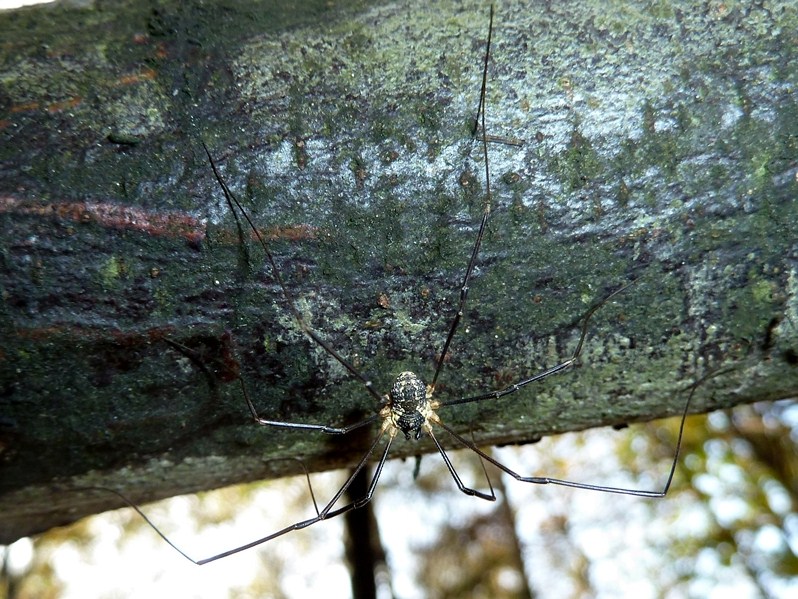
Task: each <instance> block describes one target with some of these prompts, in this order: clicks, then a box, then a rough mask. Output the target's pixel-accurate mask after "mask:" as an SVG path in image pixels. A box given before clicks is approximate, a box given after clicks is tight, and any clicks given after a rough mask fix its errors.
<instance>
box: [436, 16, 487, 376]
mask: <svg viewBox="0 0 798 599" xmlns="http://www.w3.org/2000/svg"><path fill="white" fill-rule="evenodd" d="M492 37H493V5H492V4H491V5H490V24H489V26H488V41H487V43H486V46H485V61H484V65H483V68H482V88H481V89H480V92H479V106H478V108H477V116H476V119H475V120H474V131H473V134H474V135H476V132H477V129H478V128H479V123H480V122H481V123H482V154H483V157H484V160H485V210H484V211H483V213H482V221H481V222H480V223H479V231H478V232H477V238H476V240H475V241H474V248H473V249H472V250H471V259H470V260H469V261H468V267H467V268H466V272H465V276H464V277H463V284H462V285H461V286H460V303H459V304H458V306H457V313H456V314H455V317H454V319H453V320H452V324H451V325H450V327H449V334H448V335H447V336H446V341H445V342H444V344H443V349H442V350H441V355H440V357H439V358H438V364H437V366H436V367H435V374H434V375H433V377H432V382H431V383H430V388H431V389H432V390H433V391H434V389H435V384H436V383H437V382H438V375H440V373H441V369H442V368H443V363H444V361H445V360H446V354H447V353H448V352H449V345H451V343H452V339H453V338H454V334H455V332H457V328H458V326H459V325H460V320H462V318H463V314H464V312H465V305H466V300H467V299H468V289H469V287H468V285H469V283H470V281H471V275H472V274H473V272H474V266H476V263H477V256H478V255H479V248H480V246H481V245H482V238H483V237H484V236H485V227H486V226H487V224H488V217H489V216H490V208H491V192H490V165H489V163H488V134H487V129H486V128H485V89H486V87H487V82H488V60H489V58H490V43H491V39H492Z"/></svg>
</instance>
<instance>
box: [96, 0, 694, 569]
mask: <svg viewBox="0 0 798 599" xmlns="http://www.w3.org/2000/svg"><path fill="white" fill-rule="evenodd" d="M492 34H493V7H492V6H491V10H490V25H489V28H488V38H487V42H486V50H485V58H484V65H483V72H482V87H481V91H480V96H479V106H478V109H477V117H476V119H475V122H474V135H475V136H476V135H477V132H478V131H479V130H480V129H481V135H479V136H478V139H479V141H481V146H482V153H483V157H484V160H485V188H486V192H485V208H484V212H483V214H482V220H481V222H480V226H479V231H478V232H477V236H476V240H475V241H474V246H473V249H472V252H471V257H470V259H469V262H468V266H467V267H466V271H465V275H464V277H463V282H462V285H461V287H460V300H459V303H458V307H457V312H456V314H455V316H454V318H453V319H452V323H451V325H450V327H449V332H448V335H447V337H446V341H445V343H444V345H443V349H442V351H441V353H440V357H439V358H438V361H437V365H436V368H435V373H434V375H433V377H432V382H431V383H429V384H424V382H423V381H422V380H421V379H420V378H419V377H418V375H416V374H415V373H413V372H402V373H400V374H399V375H398V376H397V378H396V380H395V382H394V384H393V386H392V388H391V390H390V392H389V393H388V394H387V395H381V394H380V393H378V392H377V391H376V390H375V389H374V387H373V385H372V383H371V381H370V380H369V379H367V378H366V377H365V376H364V375H363V374H361V373H360V372H359V371H358V370H357V369H356V368H355V367H354V366H353V365H352V364H351V363H350V362H349V361H348V360H347V359H346V358H344V357H343V356H342V355H340V354H339V353H338V352H337V351H336V350H335V349H334V348H333V347H331V346H330V345H329V344H328V343H327V342H326V341H324V339H322V338H321V337H320V336H319V335H318V334H317V333H316V332H315V331H314V330H313V329H312V328H310V326H309V325H308V324H307V323H306V322H305V320H304V318H303V317H302V314H301V313H300V312H299V310H298V309H297V308H296V304H295V301H294V298H293V296H292V294H291V293H290V292H289V290H288V287H287V286H286V284H285V282H284V281H283V278H282V275H281V273H280V271H279V269H278V268H277V265H276V262H275V260H274V258H273V257H272V254H271V252H270V250H269V247H268V245H267V244H266V242H265V240H264V239H263V237H262V236H261V235H260V233H259V232H258V229H257V228H256V227H255V225H254V223H253V222H252V220H251V219H250V217H249V215H248V214H247V212H246V211H245V210H244V209H243V207H242V206H241V204H240V203H239V201H238V200H237V199H236V197H235V196H234V195H233V193H232V192H231V191H230V189H229V188H228V187H227V184H226V183H225V182H224V180H223V178H222V176H221V174H220V173H219V171H218V169H217V167H216V164H215V162H214V161H213V158H212V156H211V153H210V151H209V150H208V148H207V147H206V146H205V145H204V144H203V147H204V148H205V152H206V153H207V155H208V160H209V162H210V164H211V168H212V169H213V173H214V176H215V177H216V179H217V181H218V183H219V185H220V187H221V189H222V191H223V193H224V196H225V199H226V200H227V203H228V205H229V206H230V209H231V211H232V212H233V213H234V214H235V213H236V211H237V212H238V213H239V214H241V215H242V216H243V217H244V219H245V220H246V221H247V223H248V225H249V226H250V227H251V229H252V230H253V231H254V233H255V236H256V237H257V239H258V242H259V244H260V246H261V248H262V249H263V251H264V253H265V255H266V259H267V261H268V263H269V265H270V267H271V271H272V275H273V277H274V278H275V280H276V281H277V283H278V285H279V287H280V289H281V292H282V295H283V297H284V299H285V301H286V304H287V305H288V308H289V310H290V311H291V313H292V315H293V318H294V319H295V320H296V322H297V324H298V325H299V327H300V329H302V331H303V333H304V334H305V335H307V336H308V337H309V338H310V339H311V340H312V341H313V342H314V343H316V344H317V345H319V346H320V347H321V348H322V349H323V350H324V351H325V352H326V353H327V354H328V355H330V356H331V357H332V358H333V359H335V360H336V361H337V362H339V363H340V364H341V365H342V366H343V367H344V368H345V369H346V370H347V371H349V373H350V374H351V375H352V376H354V377H355V378H357V379H359V380H360V381H361V383H362V384H363V386H364V387H365V389H366V390H367V391H368V392H369V393H370V394H371V395H372V396H373V397H374V399H375V400H377V401H378V402H379V403H380V404H381V405H382V408H381V409H380V411H379V412H378V413H376V414H374V415H372V416H370V417H368V418H366V419H365V420H363V421H361V422H358V423H356V424H352V425H350V426H346V427H341V428H338V427H333V426H327V425H322V424H307V423H296V422H282V421H278V420H269V419H266V418H262V417H261V416H260V415H259V414H258V412H257V410H256V409H255V406H254V404H253V403H252V400H251V399H250V397H249V395H248V394H247V391H246V387H245V385H244V382H243V380H241V379H239V381H240V383H241V389H242V393H243V395H244V399H245V401H246V403H247V406H248V407H249V410H250V412H251V413H252V416H253V418H254V419H255V421H256V422H257V423H258V424H260V425H262V426H269V427H280V428H290V429H299V430H312V431H319V432H323V433H328V434H334V435H345V434H347V433H349V432H351V431H353V430H355V429H359V428H361V427H363V426H367V425H369V424H372V423H375V422H378V421H380V420H381V421H382V422H381V425H380V428H379V432H378V434H377V435H376V438H375V439H374V441H373V442H372V443H371V445H370V447H369V448H368V450H367V451H366V453H365V454H364V455H363V457H362V458H361V459H360V461H359V462H358V464H357V465H356V467H355V468H354V469H353V471H352V472H351V474H350V476H349V477H348V478H347V479H346V482H344V484H343V485H342V486H341V488H340V489H339V490H338V491H337V492H336V493H335V495H334V496H333V498H332V499H331V500H330V501H329V502H328V503H327V504H326V505H325V506H324V507H323V508H322V509H321V510H318V508H317V509H316V516H315V517H313V518H310V519H307V520H303V521H301V522H297V523H295V524H292V525H291V526H287V527H285V528H283V529H281V530H278V531H276V532H274V533H272V534H269V535H267V536H265V537H262V538H260V539H256V540H254V541H252V542H250V543H247V544H245V545H242V546H240V547H235V548H233V549H230V550H228V551H224V552H222V553H219V554H217V555H213V556H210V557H207V558H204V559H199V560H196V559H194V558H192V557H190V556H189V555H187V554H186V553H185V552H183V551H182V550H181V549H180V548H178V547H177V546H176V545H175V544H174V543H172V542H171V541H170V540H169V539H168V538H167V537H166V536H165V535H164V534H163V533H161V531H160V530H158V529H157V527H155V525H154V524H153V523H152V522H150V520H149V519H148V518H147V517H146V516H145V515H144V513H143V512H142V511H141V510H140V509H139V508H138V507H137V506H135V505H134V504H132V503H131V502H130V501H129V500H128V499H127V498H125V497H123V496H122V495H120V494H119V493H117V492H116V491H112V492H114V493H115V494H116V495H119V496H120V497H121V498H122V499H123V500H124V501H125V502H126V503H127V504H128V505H130V506H131V507H133V508H134V509H135V510H136V511H137V512H138V513H139V514H140V515H141V517H142V518H144V520H145V521H146V522H147V523H148V524H150V526H152V527H153V528H154V529H155V531H156V532H157V533H158V534H159V535H160V536H161V537H162V538H163V539H164V540H165V541H166V542H167V543H168V544H169V545H171V546H172V547H173V548H174V549H175V550H177V551H178V552H179V553H181V554H182V555H183V556H184V557H185V558H186V559H188V560H190V561H191V562H193V563H195V564H198V565H201V564H206V563H208V562H212V561H215V560H218V559H221V558H224V557H227V556H229V555H232V554H235V553H239V552H241V551H245V550H247V549H250V548H252V547H255V546H257V545H260V544H262V543H265V542H267V541H270V540H272V539H274V538H276V537H279V536H281V535H284V534H286V533H288V532H291V531H293V530H299V529H301V528H306V527H308V526H310V525H312V524H315V523H317V522H319V521H321V520H326V519H330V518H334V517H335V516H339V515H341V514H343V513H345V512H348V511H350V510H353V509H356V508H359V507H361V506H363V505H365V504H366V503H368V502H369V501H370V500H371V498H372V495H373V494H374V489H375V488H376V486H377V482H378V480H379V478H380V475H381V473H382V469H383V466H384V465H385V461H386V459H387V458H388V453H389V450H390V448H391V444H392V442H393V440H394V438H395V437H396V435H397V434H398V433H400V432H401V433H402V434H403V435H404V436H405V438H406V439H409V440H410V439H412V440H417V439H419V438H420V437H421V436H422V434H426V435H428V436H429V437H430V438H431V439H432V440H433V442H434V443H435V446H436V447H437V449H438V452H439V454H440V455H441V457H442V458H443V460H444V463H445V464H446V467H447V468H448V470H449V473H450V474H451V476H452V478H453V479H454V481H455V483H456V484H457V487H458V488H459V489H460V491H462V492H463V493H465V494H466V495H472V496H476V497H479V498H481V499H486V500H489V501H493V500H495V499H496V495H495V494H494V492H493V488H492V487H490V492H488V493H486V492H483V491H478V490H476V489H472V488H470V487H467V486H466V485H465V484H463V482H462V481H461V479H460V477H459V475H458V473H457V471H456V470H455V468H454V466H453V464H452V462H451V460H450V459H449V456H448V455H447V454H446V452H445V451H444V449H443V447H442V446H441V444H440V442H439V441H438V439H437V437H436V436H435V427H440V429H442V430H444V431H445V432H446V433H448V434H449V435H451V436H452V437H453V438H454V439H456V440H457V441H458V442H459V443H460V444H461V445H462V446H464V447H467V448H468V449H470V450H471V451H473V452H474V453H476V454H477V455H478V456H479V457H480V458H481V459H483V460H485V461H488V462H490V463H491V464H493V465H494V466H495V467H497V468H499V469H500V470H502V471H503V472H505V473H507V474H508V475H510V476H512V477H513V478H515V479H516V480H518V481H520V482H527V483H534V484H553V485H561V486H566V487H573V488H577V489H587V490H591V491H601V492H605V493H617V494H622V495H633V496H637V497H651V498H653V497H663V496H664V495H665V494H666V493H667V492H668V489H669V487H670V484H671V480H672V479H673V475H674V472H675V469H676V464H677V462H678V459H679V448H680V446H681V440H682V432H683V430H684V419H685V416H686V415H687V411H688V409H689V405H690V400H691V399H692V392H691V393H690V395H689V396H688V399H687V401H686V403H685V407H684V411H683V413H682V420H681V424H680V427H679V436H678V439H677V443H676V450H675V452H674V453H675V455H674V458H673V463H672V465H671V468H670V472H669V474H668V477H667V480H666V482H665V485H664V487H663V488H662V490H659V491H649V490H641V489H625V488H618V487H610V486H603V485H594V484H586V483H577V482H572V481H568V480H562V479H556V478H548V477H539V476H522V475H520V474H518V473H517V472H514V471H513V470H511V469H510V468H508V467H507V466H505V465H503V464H502V463H500V462H499V461H497V460H496V459H495V458H493V457H492V456H490V455H489V454H487V453H485V452H484V451H482V450H480V449H479V448H478V447H477V446H476V445H475V444H474V442H473V441H469V440H468V439H466V438H465V437H463V436H461V435H460V434H458V433H457V432H455V431H454V430H453V429H451V428H450V427H449V426H447V425H446V424H445V423H444V422H443V421H442V420H441V418H440V417H439V416H438V414H437V410H439V409H440V408H444V407H449V406H454V405H460V404H466V403H473V402H479V401H484V400H497V399H499V398H501V397H504V396H505V395H509V394H511V393H514V392H516V391H518V390H519V389H521V388H522V387H524V386H526V385H529V384H530V383H533V382H535V381H539V380H541V379H544V378H546V377H548V376H551V375H553V374H556V373H558V372H560V371H563V370H565V369H567V368H568V367H570V366H571V365H573V364H574V363H575V362H576V360H577V359H578V358H579V355H580V353H581V351H582V347H583V344H584V341H585V337H586V335H587V331H588V324H589V322H590V319H591V317H592V316H593V314H594V313H595V312H596V311H597V310H598V309H599V308H600V307H601V306H603V305H604V304H605V303H606V302H607V301H609V300H610V299H611V298H612V297H614V296H615V295H617V294H618V293H620V292H622V291H623V290H625V289H626V288H627V287H628V286H629V285H631V284H632V283H628V284H626V285H624V286H622V287H621V288H620V289H617V290H616V291H614V292H612V293H611V294H609V295H608V296H607V297H605V298H604V299H603V300H602V301H601V302H599V303H598V304H596V305H594V306H593V307H592V308H591V309H590V310H589V311H588V312H587V313H586V314H585V316H584V317H583V320H582V327H581V333H580V337H579V341H578V343H577V346H576V350H575V351H574V352H573V354H572V355H571V357H570V358H568V359H567V360H565V361H563V362H561V363H560V364H557V365H555V366H553V367H551V368H548V369H546V370H544V371H542V372H539V373H537V374H535V375H533V376H531V377H529V378H526V379H523V380H521V381H518V382H517V383H515V384H513V385H510V386H509V387H506V388H504V389H501V390H498V391H491V392H488V393H482V394H480V395H474V396H471V397H463V398H460V399H457V400H454V401H448V402H439V401H436V400H435V399H433V396H434V392H435V385H436V383H437V381H438V376H439V375H440V373H441V370H442V368H443V364H444V360H445V357H446V355H447V352H448V349H449V346H450V344H451V342H452V339H453V338H454V335H455V333H456V331H457V329H458V326H459V324H460V321H461V319H462V317H463V313H464V309H465V304H466V299H467V297H468V290H469V283H470V280H471V276H472V274H473V272H474V268H475V265H476V262H477V258H478V256H479V249H480V246H481V244H482V239H483V236H484V233H485V229H486V225H487V222H488V217H489V215H490V209H491V190H490V167H489V163H488V142H489V141H499V140H498V138H494V137H492V136H490V135H488V133H487V129H486V126H485V88H486V84H487V72H488V62H489V58H490V45H491V38H492ZM694 389H695V386H694V387H693V390H694ZM383 438H387V441H386V443H385V447H384V449H382V451H381V454H380V457H379V459H378V461H377V465H376V468H375V470H374V474H373V475H372V478H371V481H370V483H369V486H368V491H367V493H366V495H365V496H364V497H362V498H360V499H357V500H356V501H353V502H351V503H348V504H346V505H343V506H340V507H335V506H336V504H337V503H338V502H339V500H340V499H341V497H342V496H343V495H344V493H345V491H346V490H347V488H349V486H350V485H351V483H352V481H353V480H354V478H355V476H356V475H357V474H358V473H359V472H360V471H361V470H362V469H363V468H364V467H365V465H366V464H367V463H368V461H369V459H370V458H371V456H372V454H373V453H374V451H375V450H376V449H377V446H378V445H379V444H380V442H381V441H382V440H383ZM308 482H309V479H308ZM488 483H490V481H488ZM108 490H110V489H108ZM311 494H312V489H311ZM314 503H315V500H314Z"/></svg>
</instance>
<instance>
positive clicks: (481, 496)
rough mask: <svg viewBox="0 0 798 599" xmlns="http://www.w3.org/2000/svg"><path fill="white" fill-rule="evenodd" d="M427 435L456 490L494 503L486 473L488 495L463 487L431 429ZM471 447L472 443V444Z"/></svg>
mask: <svg viewBox="0 0 798 599" xmlns="http://www.w3.org/2000/svg"><path fill="white" fill-rule="evenodd" d="M437 423H438V424H441V422H439V421H437ZM444 428H445V429H446V430H449V429H448V428H447V427H445V426H444ZM427 434H428V435H429V436H430V437H431V438H432V440H433V441H434V442H435V446H436V447H437V448H438V453H440V454H441V457H442V458H443V462H444V463H445V464H446V467H447V468H448V469H449V474H451V475H452V478H453V479H454V482H455V484H456V485H457V488H458V489H460V491H462V492H463V493H465V494H466V495H469V496H471V497H479V498H480V499H486V500H487V501H496V494H495V493H494V492H493V485H492V484H491V482H490V478H488V477H487V472H486V473H485V477H486V478H487V480H488V486H489V487H490V493H484V492H482V491H477V490H476V489H472V488H471V487H467V486H465V484H463V481H462V480H460V475H459V474H457V471H456V470H455V469H454V464H452V461H451V460H450V459H449V456H448V455H447V453H446V451H444V449H443V447H442V446H441V444H440V443H439V442H438V438H437V437H436V436H435V434H434V433H433V432H432V428H428V429H427ZM455 438H456V439H458V440H459V439H460V438H459V437H455ZM472 445H473V443H472ZM466 447H469V448H470V447H471V445H467V446H466Z"/></svg>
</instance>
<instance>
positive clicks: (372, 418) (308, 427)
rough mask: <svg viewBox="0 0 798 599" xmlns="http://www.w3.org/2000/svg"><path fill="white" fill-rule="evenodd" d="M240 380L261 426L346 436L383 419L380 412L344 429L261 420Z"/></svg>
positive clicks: (242, 389)
mask: <svg viewBox="0 0 798 599" xmlns="http://www.w3.org/2000/svg"><path fill="white" fill-rule="evenodd" d="M238 380H239V382H240V383H241V391H242V392H243V393H244V400H245V401H246V402H247V406H248V407H249V411H250V413H251V414H252V418H254V420H255V422H257V423H258V424H260V425H261V426H276V427H281V428H291V429H300V430H309V431H321V432H323V433H328V434H331V435H345V434H347V433H349V432H351V431H353V430H355V429H358V428H360V427H362V426H366V425H367V424H371V423H372V422H376V421H377V420H379V419H380V418H381V416H380V414H379V412H378V413H376V414H374V415H373V416H369V417H368V418H366V419H365V420H361V421H360V422H356V423H355V424H350V425H349V426H343V427H336V426H327V425H324V424H307V423H304V422H283V421H281V420H268V419H266V418H261V417H260V416H259V415H258V412H257V410H256V409H255V405H254V404H253V403H252V400H251V399H250V398H249V393H247V388H246V385H244V381H243V379H238Z"/></svg>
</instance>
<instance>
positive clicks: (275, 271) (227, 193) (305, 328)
mask: <svg viewBox="0 0 798 599" xmlns="http://www.w3.org/2000/svg"><path fill="white" fill-rule="evenodd" d="M202 147H203V148H204V149H205V154H207V155H208V161H209V162H210V163H211V168H212V169H213V174H214V176H215V177H216V181H217V182H218V183H219V186H220V187H221V188H222V192H223V193H224V198H225V200H227V205H228V206H229V207H230V210H231V211H232V212H235V210H236V208H237V209H238V211H239V212H240V213H241V215H242V216H243V217H244V219H246V221H247V223H249V226H250V228H251V229H252V231H253V232H254V233H255V237H256V238H257V239H258V242H259V243H260V245H261V247H262V248H263V252H264V254H266V259H267V260H268V261H269V266H271V269H272V276H274V278H275V280H276V281H277V284H278V285H279V286H280V290H281V291H282V294H283V297H284V298H285V302H286V304H288V309H289V310H290V311H291V314H292V315H293V317H294V320H296V322H297V324H298V325H299V328H300V329H301V330H302V332H303V333H305V335H307V336H308V337H309V338H310V339H311V340H312V341H313V342H315V343H316V344H317V345H318V346H319V347H321V348H322V349H323V350H324V351H325V352H327V353H328V354H329V355H330V356H332V358H333V359H335V360H336V361H337V362H338V363H339V364H341V366H343V367H344V368H346V369H347V370H348V371H349V372H350V373H351V374H352V375H353V376H355V377H356V378H357V379H359V380H360V382H361V383H363V386H364V387H365V388H366V390H367V391H368V392H369V393H371V395H372V396H373V397H374V398H375V399H376V400H377V401H378V402H380V403H381V402H382V396H381V395H380V394H379V392H377V391H376V390H375V389H374V386H373V385H372V382H371V381H370V380H369V379H368V378H366V377H365V376H363V375H362V374H361V373H360V371H358V370H357V369H356V368H355V367H354V366H353V365H352V364H351V363H350V362H349V361H348V360H347V359H346V358H344V357H343V356H342V355H341V354H339V353H338V352H337V351H335V349H333V347H332V346H331V345H330V344H329V343H327V342H326V341H325V340H324V339H322V338H321V337H319V335H318V334H317V333H316V331H314V330H313V329H312V328H310V325H308V324H307V323H306V322H305V319H304V318H303V317H302V313H301V312H300V311H299V310H298V309H297V307H296V303H295V302H294V297H293V295H291V292H290V291H288V287H287V286H286V285H285V282H284V281H283V277H282V275H281V274H280V269H279V268H277V263H276V262H275V260H274V257H273V256H272V253H271V251H269V246H268V245H267V244H266V240H265V239H263V236H262V235H261V234H260V231H258V229H257V227H255V223H253V222H252V219H250V218H249V215H248V214H247V212H246V210H244V207H243V206H242V205H241V203H240V202H239V201H238V198H236V197H235V194H233V192H232V191H231V190H230V188H229V187H227V184H226V183H225V182H224V179H223V178H222V175H221V174H220V173H219V170H218V169H217V168H216V163H215V162H214V160H213V157H212V156H211V153H210V150H208V146H206V145H205V142H202Z"/></svg>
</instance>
